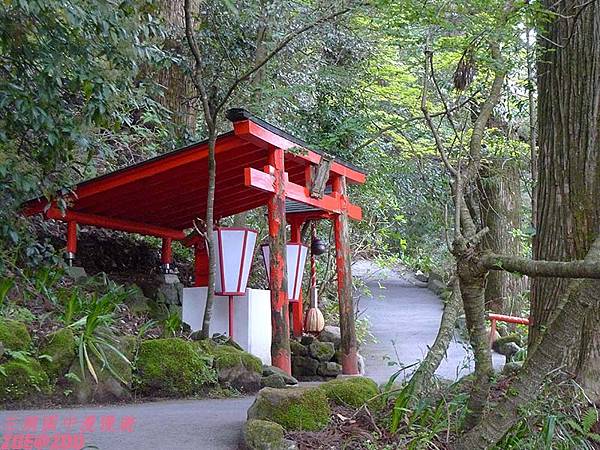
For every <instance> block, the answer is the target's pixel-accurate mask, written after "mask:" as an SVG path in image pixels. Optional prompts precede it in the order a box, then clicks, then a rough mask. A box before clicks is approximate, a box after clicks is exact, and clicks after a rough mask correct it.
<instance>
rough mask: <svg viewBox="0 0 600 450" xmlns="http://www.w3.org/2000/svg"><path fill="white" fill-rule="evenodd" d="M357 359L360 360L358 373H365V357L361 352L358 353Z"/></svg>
mask: <svg viewBox="0 0 600 450" xmlns="http://www.w3.org/2000/svg"><path fill="white" fill-rule="evenodd" d="M356 360H357V362H358V373H359V375H364V374H365V358H363V356H362V355H361V354H360V353H357V354H356Z"/></svg>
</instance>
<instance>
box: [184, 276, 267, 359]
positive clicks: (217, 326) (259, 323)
mask: <svg viewBox="0 0 600 450" xmlns="http://www.w3.org/2000/svg"><path fill="white" fill-rule="evenodd" d="M206 290H207V288H206V287H195V288H184V289H183V312H182V315H183V321H184V322H185V323H187V324H188V325H189V326H190V327H191V328H192V331H196V330H199V329H200V328H202V318H203V317H204V308H205V305H206ZM233 304H234V316H233V317H234V318H233V325H234V329H233V338H234V340H235V342H237V343H238V344H239V345H240V346H241V347H242V348H243V349H244V350H246V351H247V352H248V353H252V354H253V355H255V356H257V357H259V358H260V359H261V360H262V362H263V364H267V365H271V295H270V292H269V291H266V290H262V289H246V295H245V296H243V297H234V298H233ZM210 333H211V335H212V334H214V333H219V334H225V335H229V297H220V296H216V297H215V301H214V304H213V310H212V318H211V322H210Z"/></svg>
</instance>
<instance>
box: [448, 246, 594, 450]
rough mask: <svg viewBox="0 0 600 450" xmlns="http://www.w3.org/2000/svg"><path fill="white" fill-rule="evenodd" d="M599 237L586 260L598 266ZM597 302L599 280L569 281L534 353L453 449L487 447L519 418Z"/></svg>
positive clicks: (573, 341) (576, 336)
mask: <svg viewBox="0 0 600 450" xmlns="http://www.w3.org/2000/svg"><path fill="white" fill-rule="evenodd" d="M599 261H600V239H597V240H596V242H595V243H594V244H593V246H592V248H591V250H590V252H589V253H588V255H587V257H586V262H587V263H594V265H596V266H598V262H599ZM599 306H600V281H598V280H597V279H596V280H589V279H588V280H584V281H581V280H576V281H571V282H570V284H569V288H568V289H567V292H566V293H565V294H564V296H563V298H562V299H561V302H560V303H559V313H558V314H557V315H556V316H555V317H556V318H555V319H554V320H553V321H552V323H551V324H550V325H549V327H548V328H547V329H546V331H545V333H543V335H542V338H541V341H540V344H539V346H538V347H537V349H536V350H535V351H534V353H533V354H530V355H529V358H528V359H527V360H526V361H525V364H524V365H523V368H522V369H521V370H520V371H519V374H518V375H517V378H516V379H515V381H514V382H513V383H511V385H510V388H509V390H508V392H507V394H506V396H505V397H504V399H503V400H502V401H501V402H500V403H499V404H497V405H496V406H495V407H494V408H493V409H491V410H490V411H489V412H488V414H487V415H486V416H485V418H484V419H483V420H482V421H481V422H480V423H479V425H477V426H476V427H475V428H473V429H472V430H471V431H469V432H467V433H466V434H465V435H464V436H462V437H461V438H460V439H459V440H458V442H457V443H456V446H455V448H456V450H477V449H487V448H490V447H492V446H494V445H495V444H496V443H497V442H498V441H499V440H500V439H502V437H503V436H504V434H505V433H506V432H507V431H508V430H509V429H510V428H511V427H512V426H513V425H514V424H516V423H517V421H518V420H519V419H520V410H521V408H523V407H524V406H525V405H527V404H528V403H530V402H532V401H533V400H535V398H536V397H537V395H538V393H539V392H540V388H541V386H542V383H543V381H544V379H545V378H546V376H547V375H548V374H550V373H551V372H553V371H555V370H556V368H557V367H560V365H561V360H562V359H563V356H564V349H565V348H566V347H569V346H572V345H574V344H575V341H576V340H577V339H578V335H577V333H573V330H574V329H577V328H578V327H580V324H581V322H582V321H583V320H584V319H585V318H586V317H587V315H588V314H589V313H590V312H591V311H593V310H595V309H597V308H598V307H599Z"/></svg>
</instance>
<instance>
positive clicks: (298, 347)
mask: <svg viewBox="0 0 600 450" xmlns="http://www.w3.org/2000/svg"><path fill="white" fill-rule="evenodd" d="M290 350H291V352H292V356H308V348H306V347H305V346H304V345H302V344H301V343H300V342H298V341H296V340H294V339H292V340H290Z"/></svg>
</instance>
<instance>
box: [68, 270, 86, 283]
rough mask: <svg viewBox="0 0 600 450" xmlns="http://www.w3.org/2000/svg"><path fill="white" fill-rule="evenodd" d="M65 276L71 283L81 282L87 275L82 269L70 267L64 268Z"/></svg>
mask: <svg viewBox="0 0 600 450" xmlns="http://www.w3.org/2000/svg"><path fill="white" fill-rule="evenodd" d="M65 275H66V276H67V277H69V278H71V279H72V280H73V281H77V282H81V281H83V280H85V279H86V278H87V273H86V271H85V269H84V268H83V267H78V266H70V267H66V268H65Z"/></svg>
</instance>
